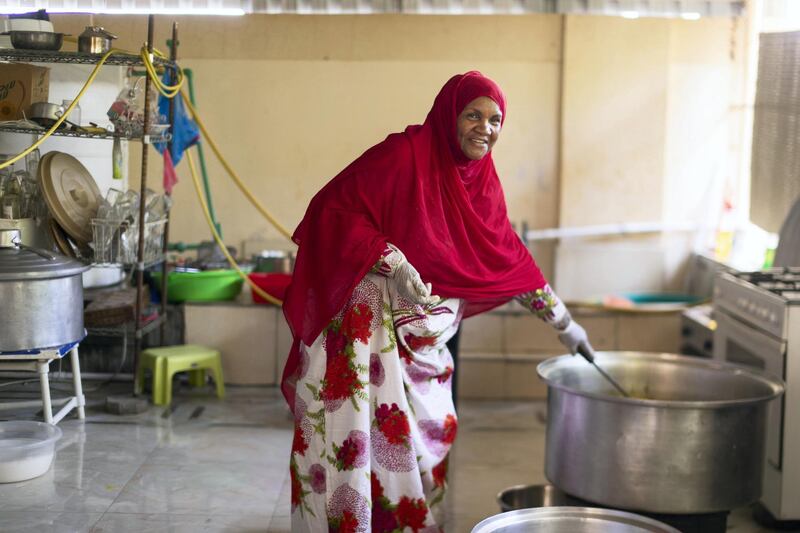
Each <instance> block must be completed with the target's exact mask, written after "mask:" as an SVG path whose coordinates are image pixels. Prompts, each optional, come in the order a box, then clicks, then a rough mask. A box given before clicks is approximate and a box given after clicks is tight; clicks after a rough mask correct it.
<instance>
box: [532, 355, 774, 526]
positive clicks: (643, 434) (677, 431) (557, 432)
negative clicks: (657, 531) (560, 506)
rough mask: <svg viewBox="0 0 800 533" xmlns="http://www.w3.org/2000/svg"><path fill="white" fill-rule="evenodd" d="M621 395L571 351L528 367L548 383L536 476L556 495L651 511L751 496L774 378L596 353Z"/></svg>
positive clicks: (756, 488)
mask: <svg viewBox="0 0 800 533" xmlns="http://www.w3.org/2000/svg"><path fill="white" fill-rule="evenodd" d="M596 361H597V363H598V364H599V365H600V366H601V367H603V368H604V369H606V370H607V371H608V373H609V374H611V375H612V376H613V377H614V378H615V379H617V380H618V381H619V382H620V383H621V385H622V387H623V388H624V389H626V390H627V392H628V393H629V394H630V395H631V396H632V397H631V398H622V397H620V396H619V394H618V393H616V392H615V391H614V390H613V388H612V387H611V386H610V385H609V384H608V383H607V382H606V380H605V379H603V376H601V375H600V374H599V373H598V372H597V370H595V369H594V368H593V367H592V366H591V365H589V364H587V363H586V361H584V360H582V359H581V358H580V357H572V356H569V355H566V356H561V357H557V358H554V359H549V360H547V361H545V362H544V363H542V364H540V365H539V367H538V372H539V375H540V376H541V377H542V379H544V380H545V381H546V382H547V385H548V409H547V445H546V461H545V474H546V475H547V478H548V479H549V480H550V481H551V482H552V483H553V484H554V485H556V486H557V487H559V488H560V489H562V490H563V491H564V492H566V493H568V494H571V495H573V496H576V497H578V498H581V499H584V500H587V501H591V502H595V503H598V504H601V505H604V506H609V507H615V508H619V509H631V510H636V511H645V512H652V513H674V514H695V513H712V512H719V511H727V510H730V509H733V508H736V507H740V506H742V505H745V504H748V503H750V502H753V501H755V500H757V499H758V498H759V496H760V495H761V475H762V469H763V464H764V447H765V438H766V434H765V426H766V421H767V406H768V403H769V401H770V400H773V399H775V398H777V397H778V396H780V394H782V392H783V385H782V383H781V381H780V380H779V379H777V378H773V377H770V376H767V375H764V374H760V373H757V372H754V371H752V370H749V369H745V368H742V367H739V366H735V365H730V364H724V363H717V362H713V361H708V360H704V359H699V358H695V357H683V356H678V355H671V354H655V353H641V352H601V353H598V354H597V357H596Z"/></svg>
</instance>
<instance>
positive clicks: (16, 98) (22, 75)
mask: <svg viewBox="0 0 800 533" xmlns="http://www.w3.org/2000/svg"><path fill="white" fill-rule="evenodd" d="M49 93H50V69H49V68H46V67H37V66H34V65H26V64H22V63H19V64H18V63H4V64H0V121H2V120H18V119H21V118H24V117H25V116H28V117H30V112H31V104H34V103H36V102H47V98H48V96H49Z"/></svg>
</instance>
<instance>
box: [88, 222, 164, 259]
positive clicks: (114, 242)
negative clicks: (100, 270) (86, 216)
mask: <svg viewBox="0 0 800 533" xmlns="http://www.w3.org/2000/svg"><path fill="white" fill-rule="evenodd" d="M166 225H167V219H162V220H154V221H151V222H145V224H144V256H143V258H142V261H143V262H144V263H145V264H146V265H147V264H152V263H156V262H158V261H160V260H161V258H162V257H163V254H164V228H165V227H166ZM92 248H93V249H94V263H95V264H96V265H119V264H122V265H132V264H135V263H136V262H137V257H136V256H137V253H138V250H139V227H138V225H137V224H135V223H134V224H131V223H129V222H128V221H126V220H107V219H100V218H94V219H92Z"/></svg>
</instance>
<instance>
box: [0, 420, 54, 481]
mask: <svg viewBox="0 0 800 533" xmlns="http://www.w3.org/2000/svg"><path fill="white" fill-rule="evenodd" d="M60 438H61V429H60V428H58V427H57V426H53V425H51V424H45V423H43V422H34V421H27V420H21V421H11V422H0V483H13V482H15V481H24V480H26V479H32V478H35V477H38V476H41V475H42V474H44V473H45V472H47V470H48V469H49V468H50V464H51V463H52V462H53V456H54V455H55V446H56V442H57V441H58V439H60Z"/></svg>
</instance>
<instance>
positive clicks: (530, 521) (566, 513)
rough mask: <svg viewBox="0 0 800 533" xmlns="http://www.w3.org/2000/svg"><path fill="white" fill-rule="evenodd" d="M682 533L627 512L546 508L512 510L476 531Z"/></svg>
mask: <svg viewBox="0 0 800 533" xmlns="http://www.w3.org/2000/svg"><path fill="white" fill-rule="evenodd" d="M532 531H535V532H537V533H680V532H679V531H678V530H677V529H675V528H673V527H671V526H668V525H667V524H664V523H662V522H658V521H656V520H653V519H652V518H647V517H644V516H639V515H636V514H633V513H626V512H623V511H611V510H609V509H594V508H591V507H543V508H541V509H523V510H521V511H511V512H508V513H502V514H499V515H495V516H490V517H489V518H487V519H486V520H484V521H482V522H480V523H478V525H476V526H475V527H474V528H473V530H472V533H530V532H532Z"/></svg>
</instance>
